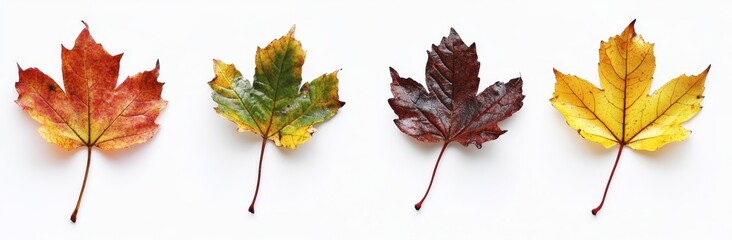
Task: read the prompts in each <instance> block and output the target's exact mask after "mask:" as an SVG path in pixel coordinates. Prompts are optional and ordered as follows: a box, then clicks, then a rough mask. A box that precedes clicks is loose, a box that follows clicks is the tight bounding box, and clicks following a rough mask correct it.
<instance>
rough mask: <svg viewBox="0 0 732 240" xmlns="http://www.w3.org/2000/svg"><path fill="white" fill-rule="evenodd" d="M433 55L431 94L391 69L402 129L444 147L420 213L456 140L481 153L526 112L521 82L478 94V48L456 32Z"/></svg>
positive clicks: (398, 123) (496, 85) (392, 101)
mask: <svg viewBox="0 0 732 240" xmlns="http://www.w3.org/2000/svg"><path fill="white" fill-rule="evenodd" d="M427 55H428V57H427V68H426V78H427V89H429V92H428V91H427V90H425V88H424V87H423V86H422V85H421V84H419V83H417V82H416V81H414V80H412V79H411V78H402V77H400V76H399V73H397V71H396V70H394V69H393V68H389V70H390V71H391V79H392V82H391V92H392V93H393V94H394V98H390V99H389V105H390V106H391V108H392V109H393V110H394V113H396V114H397V116H398V117H399V119H394V123H395V124H396V126H397V127H398V128H399V130H401V131H402V132H404V133H406V134H407V135H409V136H411V137H413V138H415V139H417V140H419V141H422V142H442V143H443V145H442V149H441V150H440V155H439V156H438V157H437V163H436V164H435V168H434V170H433V171H432V177H431V178H430V184H429V186H428V187H427V191H426V192H425V194H424V197H422V200H420V201H419V203H417V204H415V205H414V208H415V209H417V210H419V209H420V208H422V203H423V202H424V200H425V199H426V198H427V194H429V192H430V189H431V188H432V182H433V181H434V179H435V173H436V172H437V166H439V165H440V159H441V158H442V154H443V153H444V152H445V148H446V147H447V145H448V144H450V143H451V142H453V141H455V142H458V143H460V144H462V145H463V146H466V147H467V146H468V144H473V145H475V146H476V147H477V148H480V147H481V144H483V143H484V142H486V141H491V140H494V139H496V138H498V136H500V135H501V134H503V133H505V132H506V130H501V128H500V127H498V122H500V121H502V120H504V119H506V118H508V117H510V116H511V115H512V114H513V113H514V112H516V111H518V110H519V109H521V106H523V102H522V101H523V99H524V95H522V85H523V81H522V80H521V78H520V77H519V78H514V79H511V80H510V81H508V83H503V82H496V83H494V84H493V85H491V86H490V87H488V88H486V89H485V90H483V91H482V92H481V93H480V94H478V84H479V83H480V78H478V71H479V69H480V62H478V55H477V52H476V48H475V43H473V44H472V45H470V46H468V45H466V44H465V43H464V42H463V40H462V39H460V36H459V35H458V34H457V32H455V29H450V35H449V36H448V37H446V38H442V41H441V42H440V45H438V46H435V45H432V51H428V52H427ZM476 94H477V95H476Z"/></svg>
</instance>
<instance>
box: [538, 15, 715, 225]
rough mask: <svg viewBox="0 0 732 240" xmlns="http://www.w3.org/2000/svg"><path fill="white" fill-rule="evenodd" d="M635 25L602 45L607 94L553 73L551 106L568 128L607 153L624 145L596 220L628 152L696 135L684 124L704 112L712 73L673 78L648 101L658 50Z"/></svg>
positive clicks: (602, 80)
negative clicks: (705, 85) (627, 149)
mask: <svg viewBox="0 0 732 240" xmlns="http://www.w3.org/2000/svg"><path fill="white" fill-rule="evenodd" d="M634 25H635V20H633V22H631V23H630V25H628V27H626V28H625V30H624V31H623V33H621V34H620V35H616V36H614V37H611V38H610V39H609V40H608V41H607V42H604V41H603V42H601V43H600V64H599V75H600V85H601V86H602V88H603V89H599V88H597V87H595V86H594V85H593V84H592V83H590V82H588V81H587V80H585V79H582V78H579V77H577V76H572V75H567V74H563V73H561V72H559V71H557V70H556V69H554V75H555V76H556V79H557V82H556V84H555V92H554V97H553V98H552V99H551V100H550V101H551V103H552V106H554V107H555V108H556V109H557V110H559V112H561V113H562V115H564V117H565V118H566V119H567V124H569V125H570V126H571V127H572V128H574V129H576V130H577V132H579V134H580V135H581V136H582V137H584V138H585V139H587V140H590V141H593V142H597V143H600V144H602V145H603V146H605V147H606V148H609V147H612V146H614V145H615V144H619V145H620V147H619V148H618V155H617V157H616V158H615V165H613V169H612V171H611V172H610V177H609V179H608V181H607V185H606V186H605V192H604V194H603V196H602V201H601V202H600V205H599V206H597V207H596V208H594V209H592V214H593V215H596V214H597V212H598V211H600V209H602V205H603V204H604V203H605V197H606V196H607V190H608V188H609V187H610V182H611V181H612V179H613V175H614V174H615V168H616V167H617V166H618V161H619V160H620V154H621V153H622V151H623V147H625V146H628V147H630V148H632V149H636V150H648V151H654V150H656V149H657V148H659V147H661V146H663V145H665V144H666V143H669V142H673V141H681V140H684V139H685V138H686V137H687V136H688V135H689V134H690V133H691V131H688V130H686V129H684V128H683V127H681V125H680V124H681V123H683V122H686V121H687V120H689V119H691V118H692V117H693V116H694V115H696V114H697V113H698V112H699V110H701V108H702V107H701V105H700V103H701V100H702V99H703V98H704V96H702V93H703V92H704V80H705V79H706V77H707V73H709V68H710V67H711V66H709V67H707V68H706V69H705V70H704V71H703V72H702V73H701V74H699V75H693V76H686V75H681V76H679V77H677V78H674V79H672V80H671V81H669V82H668V83H666V84H665V85H664V86H663V87H661V88H659V89H658V90H656V91H655V92H654V93H653V94H652V95H648V92H649V90H650V88H651V82H652V80H653V72H654V70H655V67H656V58H655V56H654V55H653V44H650V43H646V42H645V41H644V40H643V38H642V37H641V36H640V35H637V34H636V32H635V27H634Z"/></svg>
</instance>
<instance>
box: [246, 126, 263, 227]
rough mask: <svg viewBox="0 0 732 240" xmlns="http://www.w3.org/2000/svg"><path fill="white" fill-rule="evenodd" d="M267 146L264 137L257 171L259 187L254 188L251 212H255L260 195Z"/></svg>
mask: <svg viewBox="0 0 732 240" xmlns="http://www.w3.org/2000/svg"><path fill="white" fill-rule="evenodd" d="M265 146H267V138H264V137H262V150H261V151H260V152H259V170H258V171H257V187H256V189H255V190H254V198H253V199H252V204H251V205H249V212H250V213H252V214H254V203H255V202H257V195H259V182H260V180H261V179H262V159H263V158H264V147H265Z"/></svg>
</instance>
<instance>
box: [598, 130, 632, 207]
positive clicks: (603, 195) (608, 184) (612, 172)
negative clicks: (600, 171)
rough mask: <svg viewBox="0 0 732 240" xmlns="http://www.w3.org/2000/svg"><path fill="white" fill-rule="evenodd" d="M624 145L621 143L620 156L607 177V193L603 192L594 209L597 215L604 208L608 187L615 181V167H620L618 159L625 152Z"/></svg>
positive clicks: (617, 158) (618, 157)
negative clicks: (598, 203)
mask: <svg viewBox="0 0 732 240" xmlns="http://www.w3.org/2000/svg"><path fill="white" fill-rule="evenodd" d="M623 147H625V146H624V145H622V144H621V145H620V149H618V156H617V157H615V165H613V170H612V171H611V172H610V178H608V179H607V185H605V193H603V194H602V201H600V205H599V206H597V207H596V208H594V209H592V215H597V212H599V211H600V209H602V205H603V204H605V197H606V196H607V189H608V188H610V182H611V181H613V175H615V168H617V167H618V161H619V160H620V154H621V153H623Z"/></svg>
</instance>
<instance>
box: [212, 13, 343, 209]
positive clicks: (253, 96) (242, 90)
mask: <svg viewBox="0 0 732 240" xmlns="http://www.w3.org/2000/svg"><path fill="white" fill-rule="evenodd" d="M255 62H256V68H255V74H254V84H251V83H250V82H249V80H247V79H245V78H244V77H243V76H242V75H241V73H240V72H239V70H237V69H236V67H234V65H233V64H225V63H223V62H221V61H219V60H215V59H214V73H215V74H216V77H214V79H213V80H211V81H210V82H209V83H208V85H209V86H210V87H211V89H212V90H213V93H212V94H211V98H213V100H214V101H215V102H216V103H217V104H218V106H217V107H216V108H215V109H216V112H217V113H218V114H219V115H221V116H222V117H224V118H226V119H229V120H231V121H232V122H234V123H235V124H236V125H237V127H238V129H239V132H245V131H251V132H253V133H255V134H257V135H259V136H261V137H262V150H261V153H260V156H259V174H258V176H257V188H256V190H255V193H254V199H253V200H252V204H251V206H250V207H249V212H251V213H254V203H255V202H256V200H257V194H258V193H259V180H260V178H261V172H262V171H261V170H262V158H263V155H264V147H265V144H266V143H267V139H269V140H272V141H274V142H275V144H276V145H277V146H281V147H286V148H292V149H294V148H295V147H297V145H300V144H302V143H304V142H305V141H307V140H308V139H310V137H311V136H312V134H313V132H315V128H314V125H315V124H316V123H319V122H323V121H325V120H328V119H330V118H331V117H333V116H334V115H335V114H336V112H338V109H339V108H340V107H343V105H344V104H345V103H344V102H341V101H340V100H338V77H337V76H336V75H337V73H338V71H335V72H332V73H329V74H323V75H322V76H320V77H318V78H316V79H315V80H313V81H311V82H306V83H305V84H303V85H302V87H300V83H301V82H302V76H301V75H302V65H303V64H304V62H305V51H303V50H302V46H301V44H300V41H298V40H297V39H295V27H294V26H293V27H292V29H290V32H288V33H287V35H285V36H283V37H281V38H280V39H277V40H274V41H272V42H271V43H270V44H269V45H268V46H267V47H265V48H262V49H260V48H257V54H256V57H255ZM298 88H299V89H300V90H299V91H298Z"/></svg>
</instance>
